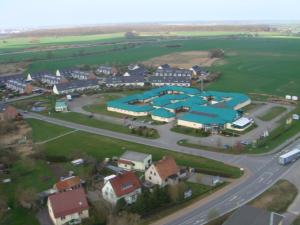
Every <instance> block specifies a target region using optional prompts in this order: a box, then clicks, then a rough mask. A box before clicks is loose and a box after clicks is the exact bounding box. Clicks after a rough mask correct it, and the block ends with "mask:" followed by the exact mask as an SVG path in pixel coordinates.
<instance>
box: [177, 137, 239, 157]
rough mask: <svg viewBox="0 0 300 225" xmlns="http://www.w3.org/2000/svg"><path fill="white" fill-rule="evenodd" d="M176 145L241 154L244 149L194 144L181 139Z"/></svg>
mask: <svg viewBox="0 0 300 225" xmlns="http://www.w3.org/2000/svg"><path fill="white" fill-rule="evenodd" d="M177 144H178V145H181V146H185V147H189V148H197V149H200V150H207V151H213V152H221V153H228V154H242V153H243V152H244V151H245V150H243V149H237V148H232V147H230V148H228V149H225V148H221V147H213V146H205V145H201V144H195V143H190V142H189V141H188V140H186V139H183V140H180V141H178V143H177Z"/></svg>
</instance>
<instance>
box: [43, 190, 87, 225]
mask: <svg viewBox="0 0 300 225" xmlns="http://www.w3.org/2000/svg"><path fill="white" fill-rule="evenodd" d="M47 207H48V212H49V216H50V218H51V220H52V222H53V224H54V225H63V224H80V223H81V221H82V220H83V219H86V218H88V217H89V205H88V202H87V198H86V194H85V192H84V190H83V188H79V189H75V190H71V191H67V192H60V193H57V194H54V195H50V196H49V198H48V202H47Z"/></svg>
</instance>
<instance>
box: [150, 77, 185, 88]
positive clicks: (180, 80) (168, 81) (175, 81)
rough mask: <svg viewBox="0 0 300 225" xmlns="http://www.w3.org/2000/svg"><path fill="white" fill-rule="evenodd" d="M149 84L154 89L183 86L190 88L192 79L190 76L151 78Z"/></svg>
mask: <svg viewBox="0 0 300 225" xmlns="http://www.w3.org/2000/svg"><path fill="white" fill-rule="evenodd" d="M149 83H150V84H151V85H152V86H154V87H161V86H166V85H168V86H181V87H190V86H191V77H188V76H184V77H182V76H180V77H178V76H151V77H149Z"/></svg>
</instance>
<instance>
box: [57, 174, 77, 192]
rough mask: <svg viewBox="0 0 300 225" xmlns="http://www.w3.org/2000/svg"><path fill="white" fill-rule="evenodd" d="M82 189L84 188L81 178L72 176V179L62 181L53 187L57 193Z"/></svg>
mask: <svg viewBox="0 0 300 225" xmlns="http://www.w3.org/2000/svg"><path fill="white" fill-rule="evenodd" d="M81 187H82V184H81V180H80V177H78V176H71V177H67V178H64V179H61V180H60V181H58V182H57V183H56V184H54V186H53V188H54V189H55V190H56V191H57V192H65V191H71V190H76V189H79V188H81Z"/></svg>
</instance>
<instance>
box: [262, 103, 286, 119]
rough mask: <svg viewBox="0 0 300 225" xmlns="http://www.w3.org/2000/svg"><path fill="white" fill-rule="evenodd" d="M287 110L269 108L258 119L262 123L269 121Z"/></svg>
mask: <svg viewBox="0 0 300 225" xmlns="http://www.w3.org/2000/svg"><path fill="white" fill-rule="evenodd" d="M286 110H287V109H286V108H285V107H282V106H274V107H272V108H270V109H269V110H268V111H267V112H265V113H264V114H263V115H261V116H259V117H258V118H259V119H261V120H263V121H271V120H273V119H274V118H276V117H277V116H279V115H280V114H282V113H283V112H285V111H286Z"/></svg>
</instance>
